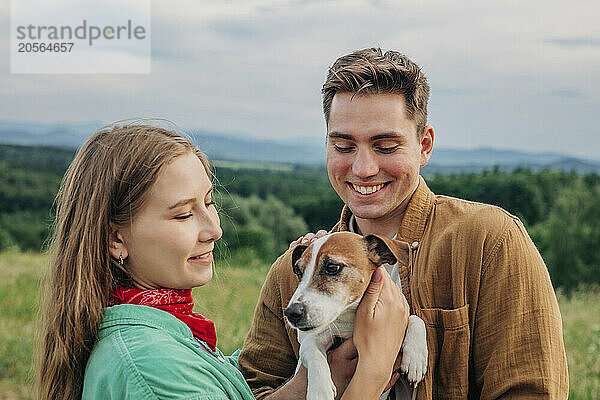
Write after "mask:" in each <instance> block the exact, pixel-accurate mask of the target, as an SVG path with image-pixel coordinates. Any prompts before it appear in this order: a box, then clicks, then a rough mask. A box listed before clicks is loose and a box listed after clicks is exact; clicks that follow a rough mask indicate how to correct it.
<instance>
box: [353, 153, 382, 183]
mask: <svg viewBox="0 0 600 400" xmlns="http://www.w3.org/2000/svg"><path fill="white" fill-rule="evenodd" d="M378 172H379V165H378V164H377V160H376V158H375V154H373V152H372V151H371V150H370V149H359V150H358V152H357V153H356V157H355V158H354V162H353V163H352V173H353V174H354V175H356V176H358V177H360V178H368V177H370V176H374V175H377V173H378Z"/></svg>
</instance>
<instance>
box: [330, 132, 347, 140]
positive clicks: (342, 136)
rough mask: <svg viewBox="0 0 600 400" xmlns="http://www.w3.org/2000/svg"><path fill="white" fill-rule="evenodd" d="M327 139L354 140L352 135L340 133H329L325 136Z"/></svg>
mask: <svg viewBox="0 0 600 400" xmlns="http://www.w3.org/2000/svg"><path fill="white" fill-rule="evenodd" d="M327 137H329V138H336V139H347V140H354V137H353V136H352V135H347V134H345V133H340V132H329V133H328V134H327Z"/></svg>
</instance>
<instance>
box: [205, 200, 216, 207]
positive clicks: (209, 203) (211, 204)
mask: <svg viewBox="0 0 600 400" xmlns="http://www.w3.org/2000/svg"><path fill="white" fill-rule="evenodd" d="M204 205H205V206H206V207H210V206H214V205H215V201H214V200H211V201H209V202H208V203H204Z"/></svg>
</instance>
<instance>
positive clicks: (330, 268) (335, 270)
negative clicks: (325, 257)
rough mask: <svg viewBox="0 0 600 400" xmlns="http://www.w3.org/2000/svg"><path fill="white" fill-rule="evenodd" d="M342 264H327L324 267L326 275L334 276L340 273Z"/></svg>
mask: <svg viewBox="0 0 600 400" xmlns="http://www.w3.org/2000/svg"><path fill="white" fill-rule="evenodd" d="M341 270H342V266H341V265H339V264H327V265H325V266H324V267H323V272H324V273H325V275H329V276H333V275H337V274H339V273H340V271H341Z"/></svg>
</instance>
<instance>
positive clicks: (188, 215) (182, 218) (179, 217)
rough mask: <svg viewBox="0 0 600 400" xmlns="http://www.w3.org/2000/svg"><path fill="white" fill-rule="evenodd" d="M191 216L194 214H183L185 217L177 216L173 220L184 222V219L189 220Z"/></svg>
mask: <svg viewBox="0 0 600 400" xmlns="http://www.w3.org/2000/svg"><path fill="white" fill-rule="evenodd" d="M192 215H194V214H192V213H189V214H185V215H178V216H177V217H175V219H179V220H184V219H188V218H190V217H191V216H192Z"/></svg>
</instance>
